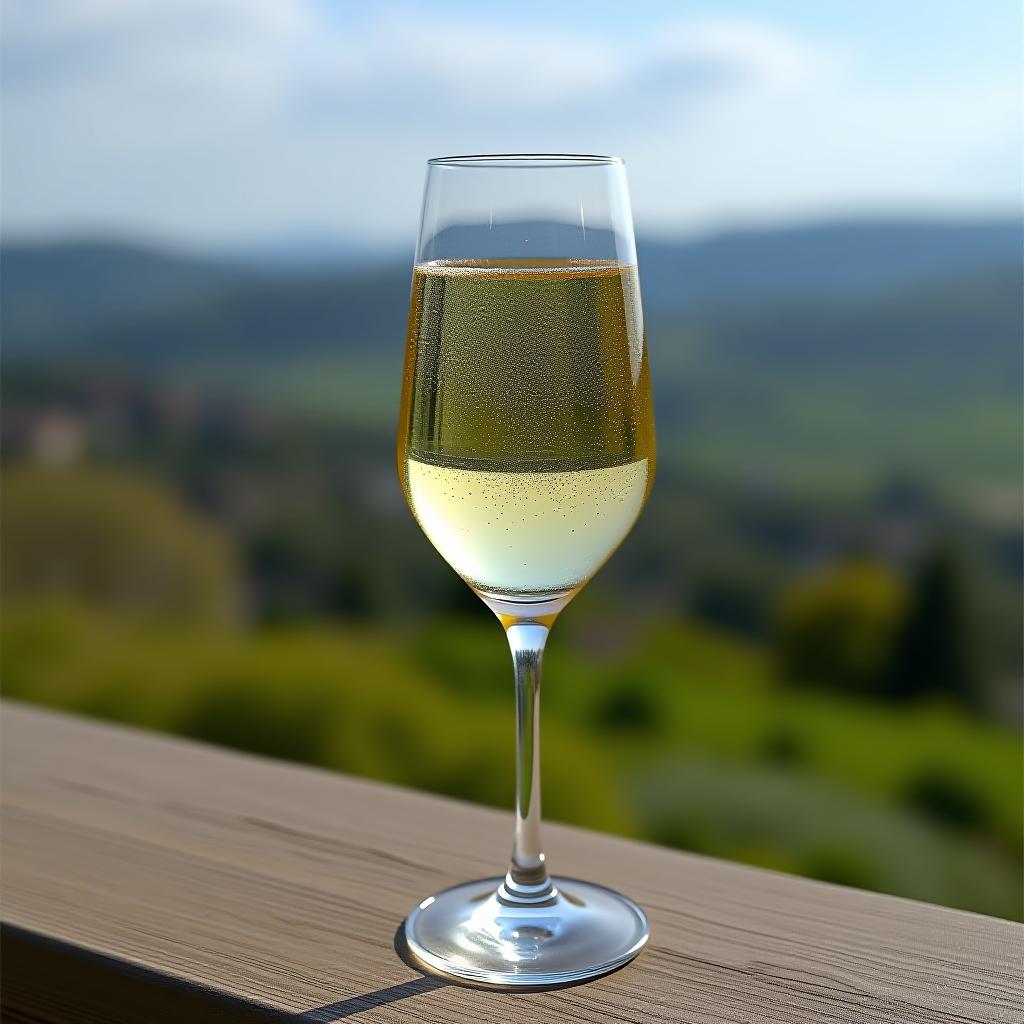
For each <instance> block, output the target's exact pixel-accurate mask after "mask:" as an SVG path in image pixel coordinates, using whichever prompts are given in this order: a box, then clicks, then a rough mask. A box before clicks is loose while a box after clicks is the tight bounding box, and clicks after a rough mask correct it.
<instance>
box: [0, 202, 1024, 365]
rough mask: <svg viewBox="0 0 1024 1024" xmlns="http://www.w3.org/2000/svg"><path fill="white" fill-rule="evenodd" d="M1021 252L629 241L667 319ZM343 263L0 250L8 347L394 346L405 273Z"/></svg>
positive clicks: (839, 301) (846, 237)
mask: <svg viewBox="0 0 1024 1024" xmlns="http://www.w3.org/2000/svg"><path fill="white" fill-rule="evenodd" d="M1021 242H1022V238H1021V227H1020V225H1019V224H1017V223H1015V222H1013V221H990V222H968V223H959V222H950V223H939V222H934V223H933V222H910V221H908V222H899V221H891V222H885V221H877V222H862V223H848V224H821V225H817V226H812V227H801V228H790V229H785V230H773V231H768V230H765V231H743V232H732V233H729V234H723V235H720V236H717V237H714V238H710V239H706V240H701V241H681V242H669V241H664V240H644V239H641V240H640V243H639V260H640V266H641V279H642V287H643V296H644V303H645V308H646V311H647V313H648V316H649V317H650V318H652V319H657V320H670V321H678V320H679V319H680V318H684V317H685V318H688V319H689V318H693V317H706V316H707V315H709V314H744V313H755V312H762V311H766V310H775V309H780V308H787V307H800V308H804V309H814V308H819V309H821V308H825V309H827V308H829V307H834V306H848V305H850V304H851V303H859V302H871V301H872V300H874V299H877V298H881V297H883V296H886V295H892V294H896V293H898V292H900V291H904V290H906V289H908V288H916V287H920V286H926V285H929V284H936V283H941V282H944V281H949V280H955V279H963V278H974V279H979V278H984V277H993V276H995V277H1002V278H1004V279H1005V278H1016V279H1020V276H1021V268H1022V244H1021ZM339 251H341V250H333V252H334V253H335V256H336V255H337V253H338V252H339ZM350 255H351V254H350V252H349V251H348V250H345V258H344V259H340V258H338V259H335V258H334V257H331V256H329V255H327V254H325V258H324V259H323V260H319V259H314V260H313V262H312V263H311V264H310V265H305V264H303V263H302V262H301V261H299V262H297V260H296V254H295V252H294V251H293V250H285V251H284V253H283V255H282V256H281V258H280V260H279V261H277V262H275V260H274V259H273V258H272V254H271V253H267V252H262V253H260V254H259V256H258V258H255V257H254V258H253V259H251V260H248V261H246V260H243V259H241V258H236V259H228V258H224V257H216V256H209V255H202V254H191V253H182V252H175V251H170V250H166V251H165V250H160V249H157V248H152V247H145V246H139V245H130V244H125V243H121V242H112V241H104V240H101V239H95V240H69V241H66V242H47V243H30V242H8V243H4V244H3V245H2V246H0V295H2V307H0V326H2V331H3V344H4V348H5V350H6V352H7V353H8V354H9V355H28V354H30V353H32V352H33V351H36V352H41V351H47V352H55V351H61V350H69V349H81V348H82V347H83V346H89V347H91V346H94V345H95V346H99V347H100V348H103V347H105V346H106V345H112V346H113V347H114V348H117V349H121V348H122V346H123V345H125V344H127V345H128V346H129V347H131V346H135V345H137V346H139V354H140V355H141V354H142V353H143V351H146V352H148V353H149V354H150V355H152V354H153V353H154V352H155V351H156V350H157V349H159V348H160V347H161V345H162V344H163V343H164V342H165V341H167V342H170V341H171V340H172V339H173V340H174V342H175V343H180V342H181V341H182V339H183V338H190V339H192V343H193V344H194V345H202V346H206V345H218V344H222V345H227V346H229V347H233V346H234V345H235V344H236V343H246V342H248V343H250V344H252V345H253V346H255V347H256V348H265V347H266V345H267V344H270V345H272V346H290V345H295V346H299V347H306V346H309V345H313V346H317V347H320V346H334V345H337V346H341V347H343V348H348V347H351V346H352V345H353V344H359V343H360V342H362V341H365V340H366V339H368V338H369V339H374V340H376V339H382V338H387V337H394V336H395V335H396V333H399V334H400V333H401V332H402V330H403V324H404V318H405V306H406V302H407V296H408V288H409V266H408V264H407V262H406V261H405V260H397V259H393V260H387V259H384V258H383V257H382V256H381V255H380V253H379V252H378V253H375V254H374V258H373V260H372V261H370V262H368V263H361V262H359V261H354V260H353V259H351V258H350ZM143 323H144V324H145V326H146V329H145V331H144V332H141V333H142V334H143V335H144V336H140V332H139V328H140V327H141V326H142V324H143Z"/></svg>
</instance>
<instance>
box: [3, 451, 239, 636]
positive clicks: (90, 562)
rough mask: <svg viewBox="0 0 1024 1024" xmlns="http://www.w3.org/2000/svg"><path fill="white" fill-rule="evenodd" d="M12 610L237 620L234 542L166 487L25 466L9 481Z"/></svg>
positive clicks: (8, 597) (6, 525)
mask: <svg viewBox="0 0 1024 1024" xmlns="http://www.w3.org/2000/svg"><path fill="white" fill-rule="evenodd" d="M2 482H3V514H2V517H0V544H2V546H3V564H2V571H0V593H2V595H3V599H4V602H5V604H7V605H10V604H12V603H14V604H17V603H23V602H27V601H39V600H55V599H56V600H73V601H76V602H80V603H83V604H86V605H89V606H91V607H94V608H97V609H105V610H108V611H113V612H116V613H117V614H118V615H121V616H124V617H130V618H157V619H169V620H179V621H190V622H196V623H200V622H202V623H218V622H224V621H227V620H229V619H230V618H231V617H233V615H234V611H235V605H236V594H235V573H234V567H233V560H232V556H231V551H230V547H229V544H228V541H227V539H226V538H225V537H224V536H223V535H222V534H221V533H220V532H219V531H217V530H216V529H215V528H213V527H212V526H210V525H207V524H206V523H203V522H202V521H200V520H198V519H197V518H196V517H195V516H194V515H193V514H192V513H190V512H189V511H188V509H186V508H185V507H184V506H183V505H182V504H181V502H180V501H179V500H178V499H177V498H176V497H175V496H174V495H173V494H172V493H171V492H169V491H168V490H167V489H166V488H164V487H162V486H160V485H158V484H155V483H151V482H149V481H147V480H143V479H139V478H136V477H132V476H128V475H125V474H120V473H113V472H109V471H100V470H95V469H80V468H59V469H58V468H52V467H46V468H42V467H29V466H22V467H17V468H13V469H10V470H7V471H5V472H4V474H3V477H2Z"/></svg>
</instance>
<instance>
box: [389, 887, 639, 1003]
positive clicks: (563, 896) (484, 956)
mask: <svg viewBox="0 0 1024 1024" xmlns="http://www.w3.org/2000/svg"><path fill="white" fill-rule="evenodd" d="M502 881H503V880H502V879H500V878H485V879H481V880H480V881H477V882H466V883H464V884H462V885H457V886H455V887H454V888H451V889H446V890H445V891H444V892H440V893H438V894H437V895H436V896H431V897H429V898H428V899H425V900H424V901H423V902H422V903H421V904H420V905H419V906H418V907H417V908H416V909H415V910H414V911H413V912H412V913H411V914H410V915H409V916H408V918H407V919H406V922H405V938H406V942H407V943H408V944H409V949H410V951H411V952H412V953H413V955H414V956H415V957H416V958H417V959H419V960H421V961H422V962H423V963H424V964H425V965H426V966H427V967H429V968H430V969H431V970H433V971H436V972H437V973H439V974H446V975H449V976H453V977H456V978H464V979H467V980H469V981H475V982H478V983H480V984H484V985H501V986H510V985H512V986H518V985H564V984H568V983H569V982H573V981H583V980H584V979H586V978H596V977H597V976H598V975H601V974H606V973H607V972H608V971H611V970H614V969H615V968H616V967H621V966H622V965H623V964H625V963H628V962H629V961H630V960H632V959H633V957H635V956H636V955H637V953H639V952H640V950H641V949H643V947H644V944H645V943H646V942H647V938H648V936H649V935H650V925H649V924H648V923H647V915H646V914H644V912H643V911H642V910H641V909H640V908H639V907H638V906H637V905H636V904H635V903H633V901H632V900H628V899H626V897H625V896H620V895H619V894H618V893H616V892H612V890H611V889H606V888H605V887H604V886H602V885H592V884H590V883H589V882H579V881H577V880H576V879H573V878H553V879H552V880H551V881H552V884H553V885H554V887H555V891H554V894H553V895H552V896H551V897H550V898H549V899H547V900H545V901H544V902H543V903H539V904H512V903H509V902H508V901H506V900H502V899H500V898H499V896H498V887H499V886H500V885H501V884H502Z"/></svg>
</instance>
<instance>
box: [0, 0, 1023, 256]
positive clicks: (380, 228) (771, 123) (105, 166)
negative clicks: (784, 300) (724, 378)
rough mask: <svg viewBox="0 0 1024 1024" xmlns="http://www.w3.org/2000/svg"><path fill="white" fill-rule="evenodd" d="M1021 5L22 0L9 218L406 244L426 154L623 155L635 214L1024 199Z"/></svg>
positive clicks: (915, 209)
mask: <svg viewBox="0 0 1024 1024" xmlns="http://www.w3.org/2000/svg"><path fill="white" fill-rule="evenodd" d="M1020 17H1021V14H1020V5H1019V4H1018V3H1017V0H981V2H977V3H968V2H966V0H889V2H888V3H883V2H881V0H859V2H854V0H828V2H826V0H818V2H811V0H785V2H780V0H717V2H712V0H690V2H669V0H636V2H633V3H629V4H623V3H621V2H618V3H611V2H607V3H602V2H598V0H589V2H577V0H517V2H516V3H515V4H514V5H513V4H493V5H483V4H480V3H479V2H478V0H476V2H467V0H435V2H431V3H390V2H386V0H381V2H377V3H372V4H367V3H358V4H356V3H347V2H328V0H147V2H146V3H132V2H126V0H64V2H63V3H57V2H52V3H39V2H38V0H7V2H6V3H5V4H4V9H3V39H2V45H3V61H2V73H3V131H4V140H3V141H4V145H3V151H2V160H3V178H2V199H3V205H2V217H3V227H4V230H5V231H7V232H9V233H12V234H15V233H16V234H20V235H24V234H43V233H45V234H59V233H85V232H113V233H118V234H129V235H140V236H146V237H151V238H166V239H168V240H172V241H178V242H183V243H186V244H207V245H216V246H237V245H245V244H249V243H257V242H260V241H264V240H269V239H274V238H281V239H284V238H289V237H293V236H343V237H346V238H349V239H352V240H356V241H358V240H361V239H365V240H368V241H372V242H374V243H380V244H392V243H393V244H407V243H408V240H409V238H410V236H411V235H412V234H413V233H414V232H415V227H416V218H417V213H418V206H419V192H420V187H421V181H422V174H423V161H424V160H425V159H426V158H427V157H428V156H432V155H437V154H440V153H449V152H491V151H522V150H527V151H542V150H557V151H582V152H615V153H619V154H621V155H622V156H624V157H625V158H626V161H627V166H628V169H629V174H630V181H631V188H632V192H633V205H634V211H635V214H636V219H637V222H638V226H639V227H640V228H641V229H643V230H646V231H648V232H660V233H703V232H708V231H714V230H717V229H720V228H722V227H724V226H733V225H737V224H750V223H754V224H758V223H767V224H773V223H786V222H792V221H806V220H811V219H818V218H824V217H837V216H859V215H865V214H882V215H887V214H908V215H944V216H972V215H978V214H982V215H984V214H993V213H994V214H999V213H1004V214H1005V213H1007V212H1012V211H1015V210H1017V209H1019V197H1020V193H1019V190H1020V170H1021V167H1020V143H1021V139H1020V123H1021V113H1022V111H1021V82H1020V64H1021V53H1020V48H1021V25H1020Z"/></svg>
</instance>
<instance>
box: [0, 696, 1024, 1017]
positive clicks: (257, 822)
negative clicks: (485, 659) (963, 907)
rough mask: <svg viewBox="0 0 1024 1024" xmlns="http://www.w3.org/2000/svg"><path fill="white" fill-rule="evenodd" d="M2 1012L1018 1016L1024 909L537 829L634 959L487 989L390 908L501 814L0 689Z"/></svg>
mask: <svg viewBox="0 0 1024 1024" xmlns="http://www.w3.org/2000/svg"><path fill="white" fill-rule="evenodd" d="M0 721H2V741H3V742H2V754H3V816H2V828H3V831H2V842H3V850H2V852H3V860H2V917H3V921H4V951H3V955H4V964H3V966H4V978H3V982H4V987H3V999H4V1019H5V1020H9V1021H14V1022H29V1021H31V1022H43V1021H62V1022H63V1021H71V1022H82V1024H90V1022H100V1021H102V1022H104V1024H120V1022H122V1021H123V1022H128V1021H133V1022H134V1021H163V1020H174V1021H179V1022H182V1021H196V1022H199V1024H205V1022H207V1021H242V1022H244V1021H292V1022H300V1021H301V1022H317V1024H326V1022H330V1021H340V1020H347V1019H357V1020H359V1021H361V1022H367V1024H370V1022H385V1021H391V1022H394V1021H421V1022H428V1021H429V1022H464V1021H488V1022H493V1024H503V1022H520V1021H570V1022H592V1021H629V1022H632V1021H636V1022H645V1024H661V1022H666V1024H667V1022H672V1024H683V1022H693V1024H711V1022H714V1024H720V1022H726V1021H728V1022H744V1024H746V1022H753V1024H767V1022H782V1021H785V1022H801V1024H804V1022H812V1021H813V1022H819V1021H835V1022H843V1024H854V1022H866V1024H882V1022H900V1024H917V1022H921V1024H925V1022H927V1024H938V1022H950V1021H952V1022H978V1024H982V1022H984V1024H989V1022H1022V1021H1024V984H1022V966H1024V927H1022V926H1019V925H1015V924H1011V923H1009V922H1005V921H998V920H995V919H992V918H986V917H982V916H980V915H976V914H967V913H961V912H957V911H951V910H946V909H943V908H939V907H933V906H928V905H926V904H921V903H914V902H911V901H908V900H901V899H895V898H892V897H886V896H879V895H874V894H870V893H864V892H859V891H856V890H852V889H845V888H840V887H837V886H830V885H824V884H821V883H815V882H809V881H805V880H801V879H796V878H792V877H789V876H786V875H781V874H775V873H772V872H766V871H758V870H754V869H751V868H745V867H740V866H737V865H731V864H726V863H721V862H718V861H714V860H709V859H706V858H701V857H695V856H689V855H686V854H682V853H677V852H674V851H670V850H665V849H660V848H658V847H653V846H647V845H644V844H640V843H635V842H627V841H625V840H621V839H615V838H610V837H607V836H599V835H595V834H593V833H587V832H583V831H580V830H577V829H572V828H567V827H564V826H549V827H548V830H547V841H548V848H549V860H550V862H551V863H553V864H554V865H555V867H556V870H562V871H563V872H564V873H566V874H570V875H578V876H580V877H585V878H588V879H592V880H593V881H597V882H603V883H605V884H608V885H613V886H616V887H618V888H621V889H623V890H624V891H626V892H627V893H629V895H631V896H633V897H634V898H636V899H638V900H639V901H640V902H641V903H642V904H643V905H644V906H645V907H646V909H647V910H648V912H649V913H650V916H651V919H652V924H653V937H652V941H651V945H650V947H649V948H648V949H647V950H646V951H645V952H644V953H643V954H642V955H641V957H640V958H639V959H638V960H637V961H636V962H635V963H634V964H632V965H630V966H628V967H626V968H624V969H623V970H620V971H618V972H616V973H615V974H612V975H610V976H608V977H605V978H603V979H600V980H598V981H596V982H591V983H590V984H587V985H581V986H577V987H574V988H568V989H560V990H557V991H548V992H533V993H505V992H488V991H481V990H478V989H471V988H465V987H460V986H456V985H452V984H449V983H446V982H443V981H440V980H439V979H436V978H433V977H430V976H426V975H423V974H421V973H420V972H419V971H417V970H415V969H414V968H413V967H412V966H410V965H408V964H407V963H406V962H405V961H404V960H403V959H402V958H400V956H399V954H398V951H397V950H396V934H397V930H398V928H399V926H400V924H401V921H402V918H403V916H404V915H405V914H406V913H407V912H408V911H409V910H410V909H411V907H412V905H413V904H414V903H416V902H418V900H419V899H420V898H422V897H423V896H424V895H427V894H429V893H430V892H433V891H436V890H437V889H440V888H443V887H445V886H447V885H451V884H453V883H455V882H457V881H463V880H465V879H469V878H476V877H480V876H483V875H490V874H494V873H496V872H498V871H499V870H501V868H502V867H503V863H504V860H505V858H506V856H507V853H508V849H507V847H508V842H509V827H510V821H509V816H508V815H503V814H500V813H498V812H495V811H491V810H484V809H481V808H478V807H473V806H469V805H466V804H461V803H457V802H454V801H450V800H443V799H439V798H436V797H430V796H425V795H422V794H419V793H412V792H408V791H405V790H400V789H395V788H391V787H387V786H382V785H378V784H374V783H369V782H364V781H358V780H354V779H350V778H345V777H342V776H338V775H332V774H329V773H327V772H322V771H317V770H313V769H308V768H300V767H296V766H292V765H286V764H281V763H278V762H272V761H267V760H263V759H260V758H254V757H247V756H242V755H238V754H233V753H227V752H224V751H219V750H215V749H212V748H209V747H204V746H201V745H199V744H194V743H187V742H183V741H180V740H172V739H167V738H162V737H157V736H154V735H151V734H148V733H143V732H137V731H132V730H128V729H122V728H117V727H112V726H109V725H99V724H96V723H92V722H88V721H85V720H82V719H76V718H72V717H69V716H63V715H55V714H52V713H48V712H42V711H37V710H30V709H27V708H24V707H20V706H17V705H5V706H4V708H3V713H2V720H0Z"/></svg>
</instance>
